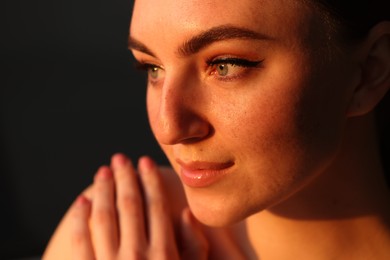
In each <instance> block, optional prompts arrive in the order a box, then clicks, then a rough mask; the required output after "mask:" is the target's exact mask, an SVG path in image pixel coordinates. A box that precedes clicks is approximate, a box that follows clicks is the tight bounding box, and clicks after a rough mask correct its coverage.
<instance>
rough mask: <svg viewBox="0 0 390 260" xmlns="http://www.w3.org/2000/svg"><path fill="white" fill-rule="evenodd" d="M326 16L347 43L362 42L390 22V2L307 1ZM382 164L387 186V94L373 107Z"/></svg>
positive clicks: (389, 111) (389, 139) (389, 173)
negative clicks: (382, 23)
mask: <svg viewBox="0 0 390 260" xmlns="http://www.w3.org/2000/svg"><path fill="white" fill-rule="evenodd" d="M308 1H309V3H311V4H314V5H315V6H316V7H317V8H319V9H320V10H322V11H323V12H322V13H325V16H324V17H325V19H327V23H330V24H331V25H332V27H333V28H336V30H339V31H341V33H342V34H343V35H345V36H344V37H346V38H347V40H352V41H356V40H357V41H358V40H361V39H363V38H364V37H365V36H366V35H367V33H368V32H369V31H370V29H371V28H372V27H373V26H375V25H376V24H378V23H380V22H382V21H390V9H389V8H388V5H389V0H358V1H353V2H350V1H347V0H308ZM375 112H376V117H377V128H378V134H379V140H380V149H381V155H382V163H383V166H384V169H385V173H386V179H387V183H388V184H389V186H390V136H389V133H390V93H389V92H388V93H387V95H386V96H385V97H384V99H383V100H382V101H381V102H380V104H379V105H378V107H377V108H376V111H375Z"/></svg>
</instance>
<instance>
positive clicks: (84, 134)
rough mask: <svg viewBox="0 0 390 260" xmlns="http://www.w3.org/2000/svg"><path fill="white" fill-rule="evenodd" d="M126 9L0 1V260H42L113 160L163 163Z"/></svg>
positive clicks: (70, 0)
mask: <svg viewBox="0 0 390 260" xmlns="http://www.w3.org/2000/svg"><path fill="white" fill-rule="evenodd" d="M131 9H132V1H130V0H35V1H31V0H3V1H2V2H1V4H0V19H1V20H0V29H1V30H0V66H1V67H0V71H1V73H0V75H1V78H0V124H1V125H0V131H1V132H0V155H1V156H0V208H1V212H0V225H1V227H0V259H15V258H19V257H25V256H36V255H40V254H42V252H43V249H44V247H45V245H46V243H47V242H48V240H49V238H50V236H51V234H52V232H53V231H54V229H55V227H56V225H57V223H58V222H59V220H60V219H61V217H62V215H63V214H64V212H65V211H66V209H67V207H68V206H69V205H70V203H71V202H72V201H73V200H74V198H75V197H76V196H77V194H79V192H80V191H81V190H83V189H84V188H85V187H86V186H87V185H88V184H89V183H90V182H91V180H92V177H93V174H94V172H95V171H96V169H97V168H98V167H99V166H100V165H102V164H107V163H108V162H109V158H110V157H111V155H112V154H113V153H115V152H124V153H126V154H128V155H129V156H130V157H132V158H133V159H137V158H138V157H139V156H141V155H143V154H149V155H152V156H153V157H154V158H155V159H157V161H158V162H159V163H166V159H165V157H164V156H163V154H162V153H161V151H160V149H159V148H158V145H157V144H156V142H155V140H154V138H153V136H152V134H151V132H150V130H149V126H148V122H147V117H146V112H145V78H144V76H141V74H140V73H139V72H137V71H136V70H135V69H134V66H133V63H134V60H133V58H132V56H131V54H130V52H129V51H128V50H127V37H128V29H129V21H130V16H131ZM389 96H390V94H389V95H387V102H386V104H387V108H386V109H385V110H383V111H384V112H382V118H384V119H385V120H382V122H384V125H383V127H381V130H382V136H383V137H384V138H383V137H382V138H383V139H382V143H387V144H390V140H389V135H388V133H389V130H390V124H389V116H388V115H389V111H390V105H389V104H390V101H389V100H390V97H389ZM389 149H390V145H387V146H386V149H385V150H383V151H384V154H387V155H386V156H387V157H386V158H387V159H385V160H386V161H387V162H389V160H388V158H390V157H389V156H388V154H390V153H389ZM389 166H390V164H389V163H388V164H387V167H388V168H387V169H388V170H389V169H390V167H389ZM388 176H390V175H388ZM389 180H390V179H389Z"/></svg>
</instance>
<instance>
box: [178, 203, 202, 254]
mask: <svg viewBox="0 0 390 260" xmlns="http://www.w3.org/2000/svg"><path fill="white" fill-rule="evenodd" d="M181 243H182V244H181V246H182V248H181V252H180V253H181V259H188V260H191V259H197V260H198V259H208V251H209V244H208V241H207V239H206V236H205V235H204V233H203V231H202V228H201V226H200V223H199V222H198V221H197V220H196V219H195V217H194V216H193V215H192V213H191V211H190V209H189V208H186V209H184V210H183V212H182V218H181Z"/></svg>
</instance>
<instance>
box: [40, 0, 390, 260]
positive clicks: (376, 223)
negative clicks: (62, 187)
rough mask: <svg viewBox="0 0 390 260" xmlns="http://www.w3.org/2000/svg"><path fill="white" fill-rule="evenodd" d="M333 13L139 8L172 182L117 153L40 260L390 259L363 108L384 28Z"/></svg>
mask: <svg viewBox="0 0 390 260" xmlns="http://www.w3.org/2000/svg"><path fill="white" fill-rule="evenodd" d="M339 2H340V1H338V2H337V1H334V3H333V1H314V0H311V1H309V0H301V1H292V0H263V1H255V0H244V1H243V0H240V1H238V0H233V1H220V0H215V1H207V0H201V1H193V0H185V1H182V0H180V1H179V0H169V1H167V0H164V1H162V0H137V1H135V5H134V10H133V16H132V22H131V27H130V37H129V47H130V49H131V50H132V52H133V54H134V56H135V58H136V59H137V60H138V62H139V63H140V66H141V67H142V68H144V69H146V70H147V72H148V88H147V110H148V116H149V120H150V125H151V128H152V130H153V133H154V135H155V136H156V139H157V141H158V142H159V144H160V145H161V147H162V149H163V150H164V152H165V154H166V155H167V157H168V159H169V161H170V163H171V164H172V167H173V169H174V170H175V172H176V173H177V174H173V173H171V172H170V170H169V169H159V168H158V167H157V166H156V165H155V164H154V163H153V161H152V160H151V159H150V158H148V157H142V158H141V159H140V160H139V162H138V172H139V175H137V174H136V173H135V170H134V168H133V165H132V163H131V161H130V160H129V159H127V158H126V157H125V156H124V155H121V154H117V155H114V156H113V158H112V161H111V165H110V166H109V167H108V166H103V167H101V168H100V169H99V170H98V172H97V174H96V177H95V180H94V183H93V185H92V186H91V187H90V188H89V189H87V191H85V192H84V193H83V195H81V196H80V197H79V198H78V199H77V200H76V202H75V203H74V205H73V206H72V207H71V209H70V210H69V213H68V214H67V216H65V218H64V220H63V222H62V224H61V225H60V226H59V228H58V230H57V231H56V234H55V235H54V236H53V238H52V240H51V242H50V244H49V246H48V248H47V250H46V252H45V255H44V259H45V260H48V259H71V258H72V257H73V259H133V258H136V259H178V258H182V259H207V258H214V259H256V258H261V259H271V260H272V259H390V226H389V221H390V208H389V205H390V203H389V189H388V187H387V185H386V182H385V179H384V170H383V166H382V163H381V160H380V154H379V148H378V141H377V137H376V134H375V133H376V129H375V116H374V112H373V111H374V108H375V107H376V106H377V104H378V103H380V101H381V100H382V98H383V97H384V96H385V95H386V92H387V91H388V89H389V87H390V22H389V20H390V19H389V15H388V13H387V14H386V13H385V12H383V13H384V14H385V15H387V17H385V16H383V17H381V16H379V13H380V12H381V10H385V9H384V5H385V1H377V2H375V3H374V2H373V1H370V4H366V5H364V4H363V5H362V6H358V4H354V6H353V7H354V8H353V10H355V9H357V10H361V11H362V12H361V14H366V13H367V14H368V15H367V17H362V16H361V14H360V13H359V12H358V11H356V13H355V11H351V10H352V9H350V8H349V7H348V6H347V5H346V4H344V5H345V6H342V5H343V4H340V3H339ZM381 5H382V6H381ZM366 8H369V9H366ZM347 11H348V12H349V13H347ZM366 11H367V12H366ZM371 14H373V16H372V17H370V15H371ZM354 18H355V19H354ZM365 18H367V19H365ZM356 21H358V22H361V21H364V22H361V23H360V24H359V23H354V22H356ZM160 173H161V174H160ZM137 176H139V178H140V181H138V180H137ZM175 176H178V178H177V177H175ZM180 182H181V183H182V184H183V188H184V189H183V190H184V193H185V196H186V199H187V200H184V195H183V191H182V190H181V185H180ZM187 203H188V206H189V208H187ZM198 221H199V222H200V223H202V224H200V223H199V222H198ZM203 224H204V225H203ZM71 249H72V250H71ZM71 252H73V253H72V255H70V254H71Z"/></svg>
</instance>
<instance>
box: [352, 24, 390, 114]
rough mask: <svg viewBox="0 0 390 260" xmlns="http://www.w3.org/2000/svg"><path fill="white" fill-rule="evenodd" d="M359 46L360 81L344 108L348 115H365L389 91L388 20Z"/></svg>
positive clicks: (389, 33)
mask: <svg viewBox="0 0 390 260" xmlns="http://www.w3.org/2000/svg"><path fill="white" fill-rule="evenodd" d="M362 46H363V48H362V49H361V52H362V53H361V54H362V56H361V57H362V59H361V61H362V63H361V79H360V82H359V84H358V86H357V87H356V88H355V91H354V93H353V96H352V100H351V103H350V105H349V107H348V111H347V115H348V116H360V115H364V114H367V113H369V112H370V111H372V110H373V109H374V108H375V106H376V105H377V104H378V103H379V102H380V101H381V99H382V98H383V97H384V96H385V94H386V92H387V91H388V90H389V89H390V21H385V22H381V23H378V24H377V25H375V26H374V27H373V28H372V29H371V30H370V32H369V34H368V36H367V37H366V39H365V40H364V42H363V43H362Z"/></svg>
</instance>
